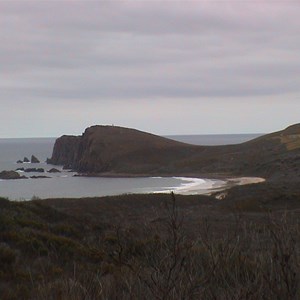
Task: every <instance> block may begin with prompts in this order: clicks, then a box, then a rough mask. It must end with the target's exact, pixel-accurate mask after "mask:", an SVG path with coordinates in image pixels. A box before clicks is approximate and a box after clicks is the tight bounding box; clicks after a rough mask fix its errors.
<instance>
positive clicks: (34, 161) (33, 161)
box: [31, 155, 40, 164]
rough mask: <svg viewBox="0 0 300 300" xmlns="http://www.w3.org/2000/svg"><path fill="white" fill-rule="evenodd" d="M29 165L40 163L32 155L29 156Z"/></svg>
mask: <svg viewBox="0 0 300 300" xmlns="http://www.w3.org/2000/svg"><path fill="white" fill-rule="evenodd" d="M31 163H33V164H38V163H40V161H39V160H38V159H37V158H36V157H35V156H34V155H31Z"/></svg>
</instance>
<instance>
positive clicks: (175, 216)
mask: <svg viewBox="0 0 300 300" xmlns="http://www.w3.org/2000/svg"><path fill="white" fill-rule="evenodd" d="M265 185H266V184H259V185H258V186H259V187H260V189H264V186H265ZM266 188H268V190H270V187H269V186H268V187H266ZM251 189H252V187H237V188H233V190H232V192H229V195H228V197H229V198H228V201H226V200H222V201H220V200H216V199H215V198H214V197H209V196H196V195H194V196H179V195H178V196H177V195H176V196H175V195H174V194H171V195H122V196H116V197H104V198H86V199H48V200H32V201H28V202H14V201H9V200H7V199H3V198H1V199H0V264H1V270H0V295H1V299H3V300H5V299H39V300H42V299H70V300H71V299H72V300H73V299H272V300H273V299H299V298H300V286H299V282H300V277H299V276H300V224H299V204H298V203H299V199H300V198H299V194H297V193H294V194H293V195H294V197H295V200H297V201H294V202H293V201H291V202H290V203H292V204H291V205H288V203H289V202H287V201H285V200H283V199H285V198H284V197H283V198H282V199H281V200H280V201H279V200H277V202H276V199H275V200H274V199H273V200H274V201H275V202H276V204H274V203H275V202H274V201H270V202H268V201H267V200H266V199H262V201H261V202H260V201H258V200H257V199H254V198H253V200H251V199H252V198H251ZM241 193H242V194H245V193H247V194H248V198H247V199H245V202H244V205H243V203H242V202H241V199H240V200H239V201H238V200H237V198H238V197H237V196H238V195H240V194H241ZM276 194H278V190H276ZM274 195H275V192H274ZM270 197H271V198H272V196H271V195H270ZM286 199H288V198H286ZM279 202H280V203H279ZM283 206H285V207H283Z"/></svg>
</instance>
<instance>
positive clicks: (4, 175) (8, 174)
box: [0, 171, 27, 179]
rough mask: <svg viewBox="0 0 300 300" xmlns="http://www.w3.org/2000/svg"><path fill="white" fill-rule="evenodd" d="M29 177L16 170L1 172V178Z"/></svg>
mask: <svg viewBox="0 0 300 300" xmlns="http://www.w3.org/2000/svg"><path fill="white" fill-rule="evenodd" d="M25 178H27V177H25V176H21V175H20V174H19V173H18V172H15V171H2V172H0V179H25Z"/></svg>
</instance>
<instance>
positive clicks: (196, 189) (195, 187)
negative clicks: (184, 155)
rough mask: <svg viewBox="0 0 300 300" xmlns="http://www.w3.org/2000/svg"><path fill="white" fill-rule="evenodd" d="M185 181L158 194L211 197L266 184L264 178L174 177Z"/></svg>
mask: <svg viewBox="0 0 300 300" xmlns="http://www.w3.org/2000/svg"><path fill="white" fill-rule="evenodd" d="M174 178H177V179H180V180H182V181H184V183H183V184H181V185H180V186H179V187H174V188H171V189H167V190H164V191H162V192H161V191H160V192H157V193H170V192H174V193H176V194H180V195H210V194H212V193H215V192H220V191H224V190H227V189H229V188H231V187H233V186H236V185H247V184H256V183H261V182H264V181H265V179H264V178H260V177H236V178H227V179H205V178H189V177H174Z"/></svg>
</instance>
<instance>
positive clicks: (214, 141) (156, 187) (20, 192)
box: [0, 135, 259, 200]
mask: <svg viewBox="0 0 300 300" xmlns="http://www.w3.org/2000/svg"><path fill="white" fill-rule="evenodd" d="M257 136H259V135H190V136H182V135H181V136H169V137H170V138H172V139H175V140H179V141H183V142H188V143H193V144H198V145H199V144H202V145H220V144H235V143H241V142H244V141H246V140H250V139H252V138H255V137H257ZM54 142H55V138H37V139H0V171H3V170H15V169H16V168H19V167H24V168H29V167H30V168H31V167H33V168H44V169H45V170H46V171H47V170H49V169H51V168H52V167H55V168H58V167H57V166H51V165H47V164H46V163H45V161H46V159H47V157H51V154H52V149H53V145H54ZM32 154H33V155H35V156H36V157H37V158H38V159H39V160H40V161H41V163H39V164H17V163H16V161H17V160H19V159H20V160H23V158H24V156H26V157H28V158H29V159H30V157H31V155H32ZM60 169H61V168H60ZM61 171H62V172H61V173H55V174H53V173H52V174H50V173H26V176H27V177H29V176H33V175H46V176H50V177H51V178H46V179H24V180H0V196H1V197H8V198H9V199H16V200H22V199H31V198H32V197H34V196H36V197H39V198H55V197H94V196H106V195H117V194H123V193H148V192H158V191H166V190H173V189H179V190H180V189H181V188H182V187H184V186H187V185H188V184H191V185H193V184H194V183H193V182H190V181H189V180H188V179H183V178H172V177H171V178H158V177H154V178H84V177H74V176H73V175H74V174H75V173H70V172H68V171H63V170H62V169H61ZM198 184H199V183H198ZM205 186H207V183H205V182H204V181H203V188H205Z"/></svg>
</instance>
